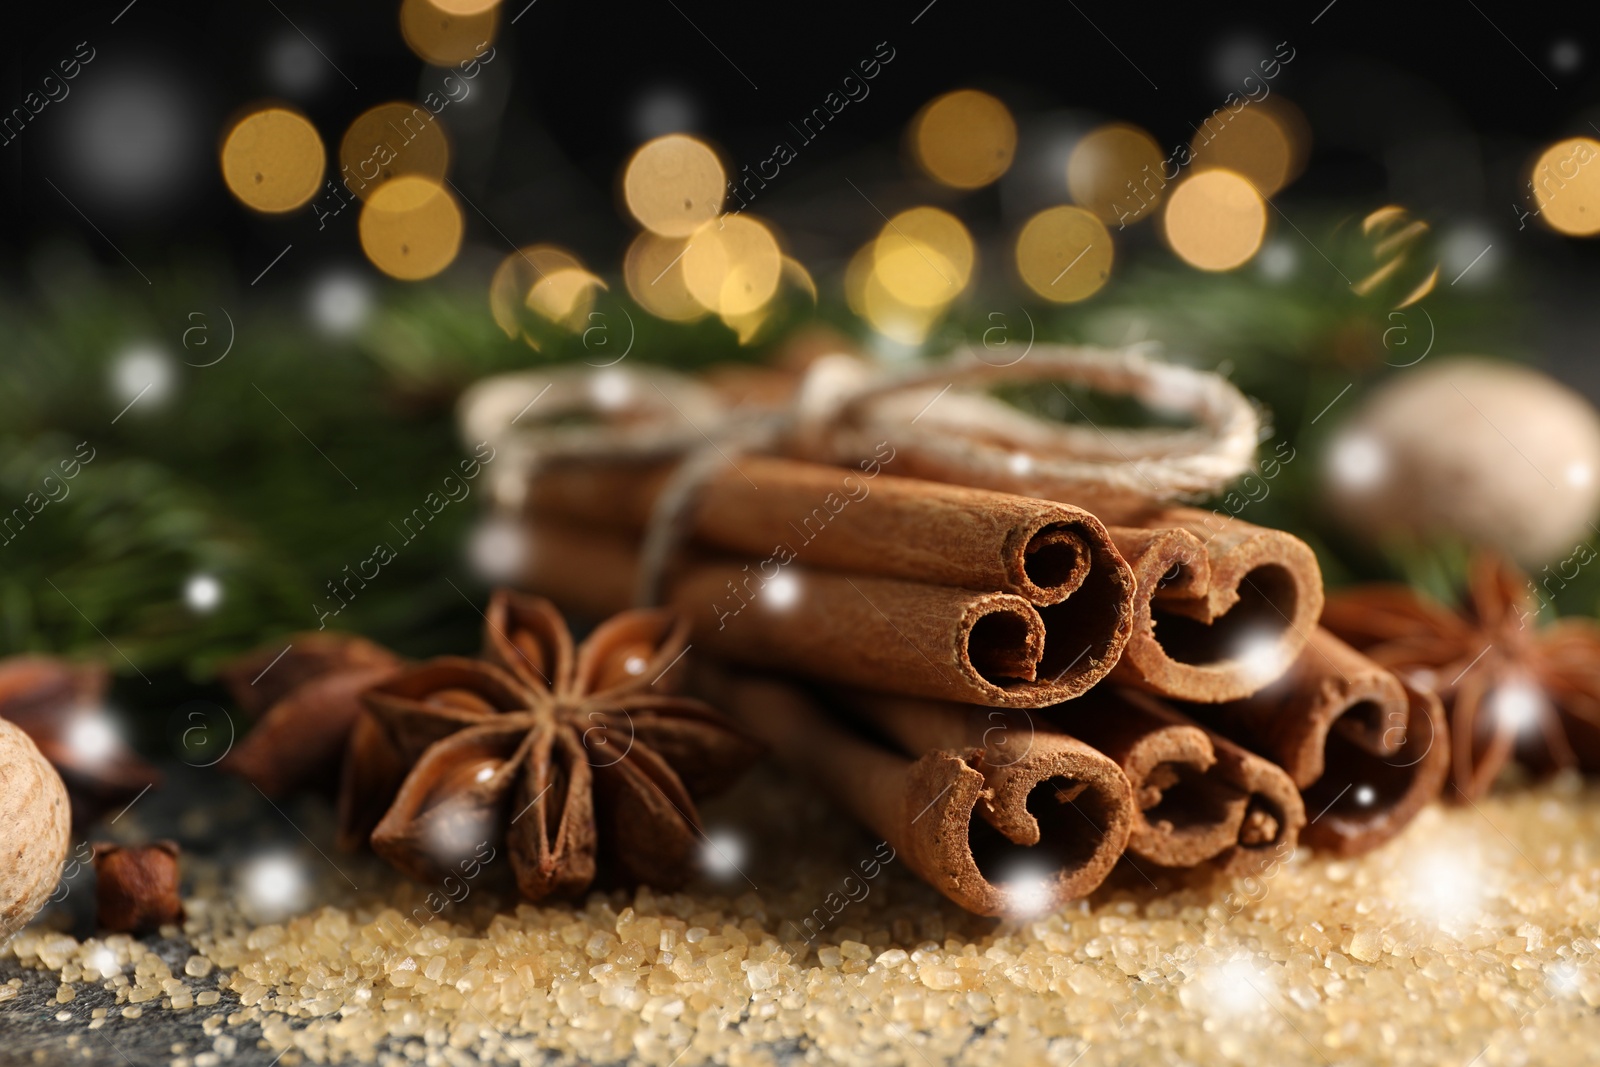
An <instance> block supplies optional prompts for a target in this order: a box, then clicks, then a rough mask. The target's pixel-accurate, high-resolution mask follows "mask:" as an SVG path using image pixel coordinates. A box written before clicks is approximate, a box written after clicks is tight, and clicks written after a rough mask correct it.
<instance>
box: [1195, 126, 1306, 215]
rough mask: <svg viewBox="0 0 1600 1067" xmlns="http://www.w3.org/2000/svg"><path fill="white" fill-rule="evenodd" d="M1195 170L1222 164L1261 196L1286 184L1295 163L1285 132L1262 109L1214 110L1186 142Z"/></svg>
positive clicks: (1274, 191) (1272, 192)
mask: <svg viewBox="0 0 1600 1067" xmlns="http://www.w3.org/2000/svg"><path fill="white" fill-rule="evenodd" d="M1189 151H1190V153H1191V155H1192V158H1193V160H1194V162H1193V166H1194V168H1195V170H1197V171H1199V170H1211V169H1214V168H1217V167H1221V168H1223V169H1224V170H1231V171H1233V172H1234V173H1236V174H1238V175H1240V176H1242V177H1244V178H1247V179H1248V180H1249V181H1250V183H1251V184H1252V185H1254V186H1255V187H1256V191H1257V192H1259V193H1260V194H1261V195H1262V196H1271V195H1272V194H1274V193H1276V192H1277V191H1278V190H1279V189H1282V188H1283V187H1284V186H1285V185H1287V184H1288V183H1289V178H1290V177H1291V176H1292V170H1293V167H1294V162H1295V152H1294V146H1293V145H1292V144H1291V143H1290V140H1289V134H1288V131H1286V130H1285V129H1284V128H1283V126H1282V125H1281V124H1279V122H1278V120H1277V119H1275V118H1273V117H1272V116H1271V115H1270V114H1268V113H1267V112H1266V110H1265V109H1263V108H1258V107H1247V108H1245V109H1243V110H1242V111H1240V112H1238V113H1237V114H1230V113H1229V112H1228V111H1227V110H1226V109H1224V110H1222V111H1219V112H1217V113H1216V114H1215V115H1213V116H1211V118H1209V119H1207V120H1206V121H1205V123H1204V124H1203V125H1202V126H1201V127H1200V130H1199V132H1198V133H1196V134H1195V138H1194V140H1193V141H1192V142H1190V145H1189Z"/></svg>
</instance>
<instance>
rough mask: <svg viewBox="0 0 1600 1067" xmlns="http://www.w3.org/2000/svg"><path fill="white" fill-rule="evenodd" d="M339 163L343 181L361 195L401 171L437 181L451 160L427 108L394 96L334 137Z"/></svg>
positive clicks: (402, 173) (394, 176) (448, 149)
mask: <svg viewBox="0 0 1600 1067" xmlns="http://www.w3.org/2000/svg"><path fill="white" fill-rule="evenodd" d="M339 164H340V171H341V173H342V174H343V175H344V179H345V186H346V187H347V188H349V189H351V190H353V191H354V192H355V194H356V195H357V196H359V197H360V198H361V199H363V200H365V199H366V198H367V197H368V196H370V195H372V191H373V190H374V189H376V188H377V187H378V186H380V185H382V184H383V183H384V182H386V181H388V180H389V179H391V178H398V177H400V176H402V175H405V174H420V175H422V176H423V177H424V178H431V179H433V180H434V181H441V180H442V179H443V178H444V175H445V171H446V170H447V169H449V166H450V144H449V141H448V140H447V139H446V138H445V134H444V127H443V125H441V124H440V122H439V120H438V119H437V118H435V117H434V116H433V114H432V113H431V112H429V111H428V109H427V108H425V107H423V106H421V105H420V104H409V103H402V102H399V101H395V102H392V103H387V104H379V105H378V106H377V107H371V108H368V109H367V110H366V111H363V112H362V113H361V114H360V115H358V116H356V119H355V121H354V122H352V123H351V124H350V128H349V129H347V130H345V132H344V138H343V139H342V140H341V141H340V142H339Z"/></svg>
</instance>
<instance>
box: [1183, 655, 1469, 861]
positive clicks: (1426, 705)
mask: <svg viewBox="0 0 1600 1067" xmlns="http://www.w3.org/2000/svg"><path fill="white" fill-rule="evenodd" d="M1185 710H1188V711H1190V712H1191V713H1192V714H1194V715H1195V716H1196V717H1199V718H1202V719H1203V720H1204V721H1207V722H1210V723H1212V724H1214V725H1215V726H1216V727H1217V728H1218V729H1219V730H1221V731H1222V732H1224V733H1226V734H1228V735H1230V736H1232V737H1234V738H1236V739H1238V740H1240V741H1242V742H1243V743H1244V744H1246V745H1248V746H1249V747H1251V748H1252V749H1254V750H1255V751H1257V752H1260V753H1262V754H1264V755H1266V756H1267V757H1268V758H1270V759H1271V760H1272V761H1273V762H1275V763H1277V764H1278V765H1279V766H1281V767H1283V769H1284V770H1285V771H1287V772H1288V774H1289V777H1290V778H1292V779H1293V780H1294V783H1295V785H1296V786H1298V787H1299V788H1300V790H1301V792H1302V793H1303V795H1304V798H1305V805H1306V810H1307V811H1308V812H1310V813H1311V815H1312V817H1311V821H1310V823H1308V824H1307V826H1306V828H1305V830H1304V831H1303V832H1302V834H1301V836H1302V837H1303V838H1304V839H1305V841H1306V843H1307V844H1309V845H1311V846H1312V847H1313V848H1318V849H1323V850H1325V851H1329V852H1334V853H1337V854H1339V855H1344V856H1353V855H1359V854H1361V853H1363V852H1368V851H1370V850H1372V849H1374V848H1377V847H1378V846H1379V845H1381V844H1383V843H1384V842H1385V841H1387V840H1389V839H1390V838H1392V837H1394V836H1395V834H1397V833H1399V832H1400V830H1401V829H1403V828H1404V827H1405V825H1406V824H1407V823H1409V822H1410V821H1411V820H1412V819H1413V818H1415V817H1416V814H1417V813H1418V812H1419V811H1421V810H1422V808H1423V806H1424V805H1426V804H1427V803H1428V801H1430V800H1432V799H1434V798H1435V797H1437V796H1438V795H1439V792H1440V790H1441V789H1442V788H1443V787H1444V779H1445V772H1446V770H1447V769H1448V766H1449V761H1450V744H1449V738H1448V732H1447V727H1446V725H1445V718H1444V711H1443V708H1442V707H1441V706H1440V704H1439V700H1438V698H1437V697H1435V696H1433V694H1431V693H1427V692H1423V691H1421V690H1418V689H1415V688H1412V687H1411V686H1409V685H1407V684H1406V683H1404V682H1403V681H1402V680H1401V679H1400V678H1399V677H1397V676H1396V675H1394V674H1392V673H1390V672H1389V671H1387V670H1384V669H1383V668H1382V667H1379V666H1378V665H1377V664H1376V663H1373V662H1372V661H1371V660H1369V659H1367V657H1365V656H1363V655H1362V654H1361V653H1359V652H1357V651H1356V650H1355V649H1353V648H1351V647H1350V646H1349V645H1347V644H1345V643H1344V642H1343V641H1340V640H1339V639H1338V638H1336V637H1334V636H1333V635H1332V634H1330V633H1329V632H1328V631H1326V630H1324V629H1322V628H1320V627H1318V628H1317V629H1316V630H1314V631H1313V632H1312V635H1311V640H1310V642H1309V643H1308V644H1307V646H1306V648H1305V649H1304V650H1303V651H1302V652H1301V653H1300V657H1299V659H1297V660H1296V661H1295V664H1294V666H1293V667H1292V668H1291V669H1290V670H1289V672H1288V674H1286V675H1285V676H1284V677H1283V678H1282V679H1280V680H1279V681H1278V682H1277V683H1276V684H1275V685H1272V686H1270V687H1269V688H1268V689H1266V690H1265V691H1263V692H1261V693H1258V694H1257V695H1255V696H1253V697H1250V698H1248V699H1245V700H1239V701H1233V702H1231V703H1226V704H1221V705H1217V706H1214V707H1206V706H1202V705H1191V706H1189V707H1187V708H1186V709H1185Z"/></svg>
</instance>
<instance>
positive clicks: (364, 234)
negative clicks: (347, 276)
mask: <svg viewBox="0 0 1600 1067" xmlns="http://www.w3.org/2000/svg"><path fill="white" fill-rule="evenodd" d="M359 229H360V231H361V250H362V251H363V252H365V253H366V254H367V258H368V259H370V260H371V261H372V264H373V266H375V267H377V268H378V269H379V270H381V271H383V272H384V273H385V274H388V275H390V276H391V277H395V278H401V279H404V280H406V281H416V280H419V279H422V278H431V277H433V276H434V275H435V274H438V273H439V272H440V271H442V270H444V269H445V268H446V267H448V266H449V265H450V264H451V263H452V262H453V261H454V260H455V258H456V253H457V252H458V251H460V249H461V230H462V220H461V209H460V208H459V207H457V206H456V202H455V198H454V197H452V196H451V195H450V194H449V192H447V191H446V190H445V189H444V188H443V187H442V186H440V185H438V184H437V183H435V182H432V181H429V180H428V179H427V178H423V177H420V176H418V175H414V174H408V175H406V176H404V177H400V178H396V179H394V180H393V181H390V182H385V183H384V184H383V185H380V186H379V187H378V188H377V190H376V191H375V192H374V193H373V194H372V195H371V196H370V197H368V198H367V202H366V203H365V204H364V205H363V206H362V208H361V222H360V226H359Z"/></svg>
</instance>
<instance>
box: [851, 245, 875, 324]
mask: <svg viewBox="0 0 1600 1067" xmlns="http://www.w3.org/2000/svg"><path fill="white" fill-rule="evenodd" d="M876 260H877V242H875V241H868V242H867V243H866V244H864V245H862V246H861V247H860V248H858V249H856V254H855V255H853V256H851V257H850V262H849V263H847V264H845V268H844V299H845V303H847V304H849V305H850V310H851V311H852V312H854V313H855V316H856V318H858V319H864V318H866V317H867V279H869V278H871V277H872V272H873V267H874V265H875V263H876Z"/></svg>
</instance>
